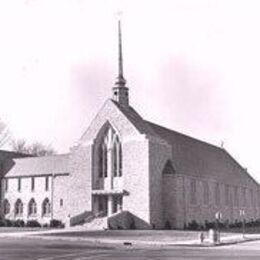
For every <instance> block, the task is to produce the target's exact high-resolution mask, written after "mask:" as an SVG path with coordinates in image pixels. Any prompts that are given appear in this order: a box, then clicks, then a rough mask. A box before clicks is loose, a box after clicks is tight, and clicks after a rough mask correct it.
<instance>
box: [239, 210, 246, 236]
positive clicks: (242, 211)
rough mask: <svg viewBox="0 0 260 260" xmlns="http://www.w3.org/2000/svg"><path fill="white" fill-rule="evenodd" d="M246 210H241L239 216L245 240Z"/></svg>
mask: <svg viewBox="0 0 260 260" xmlns="http://www.w3.org/2000/svg"><path fill="white" fill-rule="evenodd" d="M245 214H246V213H245V210H244V209H240V210H239V215H240V217H241V218H242V232H243V238H245Z"/></svg>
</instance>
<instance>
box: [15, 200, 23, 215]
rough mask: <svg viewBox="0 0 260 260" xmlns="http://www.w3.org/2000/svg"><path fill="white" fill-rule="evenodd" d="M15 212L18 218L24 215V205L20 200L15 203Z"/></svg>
mask: <svg viewBox="0 0 260 260" xmlns="http://www.w3.org/2000/svg"><path fill="white" fill-rule="evenodd" d="M14 211H15V215H16V216H21V215H23V203H22V201H21V200H20V199H18V200H17V201H16V202H15V206H14Z"/></svg>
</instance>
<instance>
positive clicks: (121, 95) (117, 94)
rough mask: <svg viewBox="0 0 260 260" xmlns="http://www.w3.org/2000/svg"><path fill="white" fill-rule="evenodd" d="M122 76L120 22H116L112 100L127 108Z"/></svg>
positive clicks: (126, 95)
mask: <svg viewBox="0 0 260 260" xmlns="http://www.w3.org/2000/svg"><path fill="white" fill-rule="evenodd" d="M125 85H126V80H125V78H124V74H123V54H122V33H121V21H120V20H118V76H117V78H116V82H115V87H113V100H115V101H116V102H118V103H119V104H120V105H123V106H128V102H129V101H128V88H127V87H126V86H125Z"/></svg>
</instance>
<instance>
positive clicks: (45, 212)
mask: <svg viewBox="0 0 260 260" xmlns="http://www.w3.org/2000/svg"><path fill="white" fill-rule="evenodd" d="M50 213H51V203H50V201H49V199H48V198H46V199H45V200H44V201H43V203H42V216H44V217H47V216H49V215H50Z"/></svg>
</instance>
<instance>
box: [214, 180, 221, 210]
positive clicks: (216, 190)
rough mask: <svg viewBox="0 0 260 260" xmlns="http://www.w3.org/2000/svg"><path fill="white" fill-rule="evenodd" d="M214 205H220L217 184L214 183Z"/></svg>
mask: <svg viewBox="0 0 260 260" xmlns="http://www.w3.org/2000/svg"><path fill="white" fill-rule="evenodd" d="M215 204H216V205H217V206H219V205H220V190H219V183H216V186H215Z"/></svg>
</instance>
